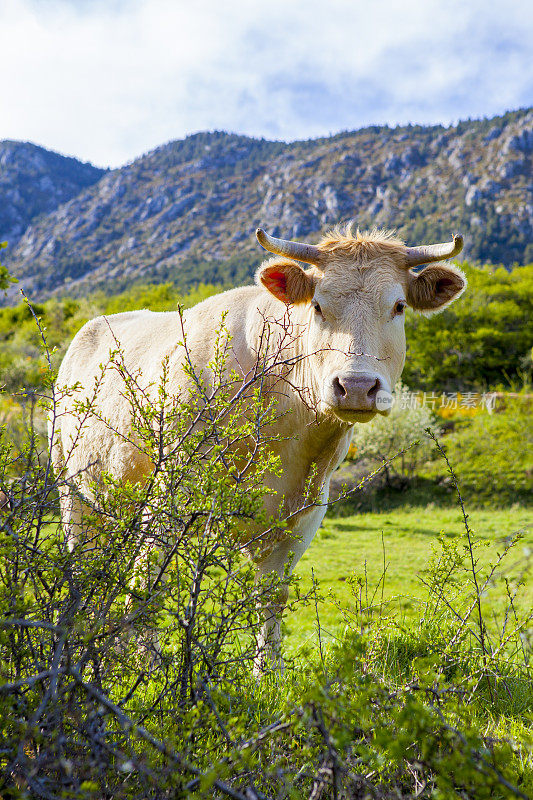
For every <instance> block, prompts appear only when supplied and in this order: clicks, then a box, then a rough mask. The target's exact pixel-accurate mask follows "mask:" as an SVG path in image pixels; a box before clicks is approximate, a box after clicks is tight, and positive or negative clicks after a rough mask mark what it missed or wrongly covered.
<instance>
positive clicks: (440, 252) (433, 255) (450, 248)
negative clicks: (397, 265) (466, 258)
mask: <svg viewBox="0 0 533 800" xmlns="http://www.w3.org/2000/svg"><path fill="white" fill-rule="evenodd" d="M462 249H463V237H462V236H461V234H460V233H455V234H454V236H453V241H452V242H446V243H445V244H428V245H425V246H422V247H406V248H405V250H406V266H408V267H417V266H419V265H420V264H429V263H431V261H444V259H446V258H453V257H454V256H456V255H457V254H458V253H460V252H461V250H462Z"/></svg>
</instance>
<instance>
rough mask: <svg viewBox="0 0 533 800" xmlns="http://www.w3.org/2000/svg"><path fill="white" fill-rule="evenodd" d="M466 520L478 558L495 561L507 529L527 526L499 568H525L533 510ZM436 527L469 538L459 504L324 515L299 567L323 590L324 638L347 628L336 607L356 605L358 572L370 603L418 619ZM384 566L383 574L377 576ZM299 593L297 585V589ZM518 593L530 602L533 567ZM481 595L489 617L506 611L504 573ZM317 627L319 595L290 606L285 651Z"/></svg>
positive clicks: (488, 512)
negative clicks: (473, 538)
mask: <svg viewBox="0 0 533 800" xmlns="http://www.w3.org/2000/svg"><path fill="white" fill-rule="evenodd" d="M469 523H470V526H471V528H472V530H473V532H474V534H475V536H476V537H477V539H478V540H479V541H480V545H479V547H478V548H477V550H476V557H477V558H478V559H479V565H480V566H486V565H488V564H489V563H491V562H493V561H494V559H495V558H496V557H497V554H498V553H501V552H502V550H503V548H504V546H505V542H506V540H508V537H510V536H512V535H513V534H515V533H516V532H518V531H520V532H521V533H522V535H523V538H522V539H521V541H520V542H519V543H518V544H517V545H516V546H515V548H513V550H512V551H511V552H510V553H509V554H508V555H507V557H506V559H505V561H504V563H503V565H502V569H501V570H499V571H498V573H499V574H500V575H502V574H505V576H506V577H507V578H509V579H512V578H513V577H515V576H516V575H517V574H518V573H519V572H520V571H521V569H523V566H524V564H525V562H526V560H527V556H528V551H530V552H533V511H532V510H531V509H527V508H523V507H519V506H513V507H510V508H507V509H504V510H501V509H497V510H496V509H483V510H478V511H475V510H474V511H472V512H471V513H470V517H469ZM439 534H442V535H443V537H445V539H446V540H448V541H450V540H452V539H455V538H457V537H459V539H458V542H459V546H462V545H465V544H466V537H465V530H464V523H463V519H462V514H461V510H460V508H458V507H452V508H449V509H442V508H429V507H427V508H411V507H405V508H402V509H395V510H393V511H386V512H382V513H366V514H356V515H353V516H351V517H344V518H335V517H331V516H327V517H326V519H325V520H324V524H323V527H322V528H321V529H320V530H319V532H318V533H317V536H316V538H315V540H314V542H313V544H312V545H311V547H310V548H309V550H308V551H307V553H306V554H305V555H304V557H303V558H302V559H301V561H300V562H299V564H298V566H297V568H296V574H297V575H298V576H299V578H300V588H301V590H302V592H305V591H308V590H309V589H311V588H312V586H313V582H312V571H313V572H314V576H315V579H316V582H317V584H318V590H317V595H318V597H319V598H323V599H321V600H320V601H319V603H318V615H319V619H320V625H321V632H322V636H323V639H325V640H327V639H328V638H330V639H331V638H332V637H336V636H338V635H339V634H340V633H341V632H342V630H343V627H344V624H345V623H344V621H343V615H342V612H341V611H340V610H339V607H343V608H350V607H354V606H355V604H356V599H355V596H354V591H353V589H352V586H353V579H354V578H355V579H357V577H360V578H362V581H363V587H362V601H363V604H364V605H370V604H372V607H373V609H374V611H373V613H374V614H378V615H379V614H380V613H381V614H384V615H387V616H391V615H394V616H395V617H396V618H397V619H398V621H400V622H405V624H406V625H407V626H413V625H416V624H417V622H418V620H419V618H420V615H421V613H422V612H423V605H422V602H423V600H424V598H425V597H426V589H425V587H424V585H423V584H422V582H421V580H420V578H421V577H423V573H424V570H425V569H426V568H427V567H428V565H429V563H430V561H431V558H432V556H433V553H434V552H435V551H438V550H439V542H438V535H439ZM384 567H385V568H386V569H385V580H384V581H383V580H380V579H381V577H382V575H383V572H384ZM365 576H366V577H365ZM465 580H466V578H465ZM355 588H356V591H358V590H357V587H355ZM294 594H295V592H294V589H293V590H292V596H294ZM382 598H383V602H382ZM518 599H519V605H520V607H521V609H523V610H527V609H528V608H531V607H533V581H532V580H531V575H530V576H529V581H527V579H526V585H524V586H523V587H521V589H520V592H519V595H518ZM484 603H485V604H486V608H487V611H488V614H487V616H488V617H489V618H490V617H492V615H493V612H494V613H498V612H502V611H503V609H504V605H505V587H504V585H503V582H502V581H501V580H499V581H496V584H495V585H494V587H493V588H491V589H490V590H488V592H487V594H486V596H485V597H484ZM316 630H317V610H316V608H315V604H314V602H312V603H309V604H307V605H299V606H297V607H296V608H295V609H294V610H293V611H292V612H289V613H288V614H287V617H286V632H287V638H286V648H287V652H288V653H291V654H296V653H297V652H298V650H299V649H300V648H301V646H302V645H304V644H306V643H308V644H312V643H313V642H314V643H316V640H317V633H316Z"/></svg>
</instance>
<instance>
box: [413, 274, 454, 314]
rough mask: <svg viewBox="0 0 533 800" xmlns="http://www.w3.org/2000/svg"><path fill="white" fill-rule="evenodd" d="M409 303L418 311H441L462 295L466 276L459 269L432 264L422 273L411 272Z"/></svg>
mask: <svg viewBox="0 0 533 800" xmlns="http://www.w3.org/2000/svg"><path fill="white" fill-rule="evenodd" d="M408 275H409V277H408V280H407V302H408V304H409V305H410V306H411V308H414V309H415V310H416V311H422V312H425V313H426V314H427V313H429V314H431V313H432V312H433V311H441V310H442V309H443V308H446V306H448V305H449V304H450V303H453V301H454V300H457V298H458V297H460V296H461V295H462V293H463V292H464V290H465V289H466V283H467V282H466V276H465V275H464V273H463V272H461V270H460V269H458V268H457V267H452V266H447V265H445V264H431V265H430V266H427V267H425V268H424V269H423V270H422V271H421V272H418V273H415V272H409V273H408Z"/></svg>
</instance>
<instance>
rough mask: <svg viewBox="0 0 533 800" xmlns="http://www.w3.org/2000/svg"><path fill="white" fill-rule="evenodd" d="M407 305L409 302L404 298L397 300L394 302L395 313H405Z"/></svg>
mask: <svg viewBox="0 0 533 800" xmlns="http://www.w3.org/2000/svg"><path fill="white" fill-rule="evenodd" d="M406 305H407V303H405V302H404V301H403V300H397V301H396V303H395V304H394V313H395V314H403V312H404V309H405V306H406Z"/></svg>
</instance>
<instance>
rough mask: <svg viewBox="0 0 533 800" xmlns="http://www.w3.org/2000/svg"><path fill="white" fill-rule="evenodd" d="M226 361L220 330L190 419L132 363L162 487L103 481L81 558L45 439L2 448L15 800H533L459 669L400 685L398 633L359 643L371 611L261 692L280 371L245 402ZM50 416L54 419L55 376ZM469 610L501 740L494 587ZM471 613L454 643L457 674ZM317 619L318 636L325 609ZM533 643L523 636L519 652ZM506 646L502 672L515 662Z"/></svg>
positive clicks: (8, 762)
mask: <svg viewBox="0 0 533 800" xmlns="http://www.w3.org/2000/svg"><path fill="white" fill-rule="evenodd" d="M227 347H228V338H227V336H226V334H225V331H224V328H223V326H222V327H221V329H220V334H219V339H218V345H217V348H216V354H215V358H214V361H213V363H212V364H211V365H210V367H211V370H212V374H213V376H214V379H213V381H212V383H211V388H210V389H208V388H207V384H206V382H205V380H204V378H203V376H202V375H201V374H196V373H195V371H194V368H193V366H192V364H190V362H188V363H187V366H186V370H188V371H189V373H188V374H189V377H190V378H192V380H193V381H194V384H195V386H196V396H195V397H194V398H192V399H191V398H183V397H170V396H169V393H168V388H167V385H168V381H167V375H166V374H165V370H163V376H162V379H161V382H160V385H159V386H158V387H157V401H156V402H154V401H153V397H152V398H151V399H150V402H144V401H143V390H142V388H141V384H140V380H139V378H140V376H138V375H135V374H130V373H128V372H127V370H126V367H125V364H124V360H123V358H122V353H121V350H120V347H119V346H117V349H116V351H115V352H114V354H113V356H112V359H111V362H110V366H109V367H107V368H113V369H116V370H118V371H119V372H120V373H121V375H122V376H123V378H124V381H125V386H126V396H127V398H128V401H129V403H130V406H131V411H132V420H133V429H132V436H134V437H135V441H136V443H137V446H138V447H140V448H142V449H143V451H144V453H145V454H146V455H147V456H148V457H149V458H150V460H151V463H152V464H153V470H152V473H151V475H150V477H149V478H148V480H147V481H146V482H145V483H143V484H138V485H135V484H125V485H124V484H119V483H118V482H116V481H115V480H113V477H112V476H111V475H103V476H102V478H101V480H100V482H99V484H98V485H97V486H95V487H94V490H95V496H96V501H95V502H94V503H93V504H92V507H88V511H87V516H86V519H85V526H84V535H83V536H82V537H81V538H80V540H79V541H78V543H77V544H76V545H75V546H74V547H73V548H72V549H69V548H68V547H67V545H66V543H65V540H64V536H63V532H62V530H61V526H60V522H59V518H58V502H57V495H58V491H59V490H60V489H61V482H62V480H64V478H63V477H62V476H61V475H59V476H54V475H53V474H52V470H51V465H50V460H49V457H48V455H47V453H46V451H43V449H42V443H41V444H40V441H41V440H39V438H38V436H37V434H36V432H35V428H34V426H32V425H31V424H30V425H29V426H28V439H27V442H26V444H25V446H24V447H19V448H17V449H15V450H14V449H13V446H12V443H10V441H9V437H8V436H7V433H6V432H4V436H3V438H2V444H1V450H0V482H1V483H2V485H3V486H4V487H9V488H8V490H7V495H8V498H7V502H6V503H5V504H4V506H3V511H2V516H1V517H0V556H1V561H0V793H1V796H2V798H30V797H31V798H34V797H35V798H53V799H54V800H55V798H85V797H86V798H100V797H110V798H111V797H113V798H165V797H169V798H175V797H189V796H190V797H198V798H207V797H232V798H237V799H238V800H253V799H254V798H300V797H308V798H310V800H311V799H312V800H318V799H319V798H326V797H328V798H329V797H331V798H341V797H343V798H408V797H409V798H411V797H424V798H429V797H435V798H448V797H450V798H452V797H462V798H489V797H490V798H504V797H522V798H527V797H528V792H529V791H530V790H531V788H532V784H531V753H530V751H528V748H527V742H522V743H517V742H514V741H512V740H511V739H497V738H495V737H491V736H490V735H489V734H487V733H483V732H482V731H481V729H480V726H479V725H477V724H475V719H474V716H475V715H474V716H473V715H472V708H471V707H469V706H468V705H466V702H465V696H466V694H465V686H463V685H456V684H454V683H453V680H451V679H450V675H447V674H446V670H443V669H441V666H442V664H446V663H448V662H449V659H448V662H446V658H444V660H443V661H442V662H441V661H439V657H440V656H446V653H445V651H444V650H442V651H441V652H440V651H439V650H438V648H437V649H432V650H431V649H429V651H428V652H429V656H427V653H426V656H427V657H426V658H418V659H414V660H413V667H412V669H410V670H409V669H408V673H409V674H404V675H402V676H400V678H398V677H396V679H395V680H392V679H391V677H390V674H387V672H386V669H384V665H385V664H386V660H387V657H386V655H384V649H383V648H384V643H385V642H387V641H389V640H390V630H388V629H387V628H386V626H385V625H384V624H383V621H381V622H379V621H378V623H377V624H375V625H369V626H365V625H363V626H361V624H360V622H361V619H360V617H361V615H363V616H364V615H365V613H366V609H364V608H363V607H362V606H361V607H360V609H359V613H358V615H357V618H356V619H355V620H354V619H350V614H349V612H348V611H347V622H348V625H347V632H346V635H345V637H344V638H343V640H341V641H340V642H338V644H337V645H335V646H334V647H330V648H329V649H326V650H325V651H324V652H323V651H322V646H321V647H320V658H316V659H311V660H310V661H309V662H308V663H304V664H296V663H295V664H293V665H291V667H290V669H289V670H288V673H287V675H286V676H285V677H284V678H281V677H279V676H277V677H276V676H272V675H265V676H264V677H263V678H262V679H261V680H259V681H258V680H257V679H255V678H253V676H252V663H253V658H254V655H255V647H256V644H255V643H256V637H257V629H258V625H259V623H260V620H259V618H258V613H257V605H258V602H259V601H260V600H261V595H262V594H263V593H265V592H272V591H275V590H276V586H273V585H266V584H265V583H262V584H255V583H254V580H253V575H252V572H253V570H252V567H251V565H250V563H249V561H248V560H247V559H246V558H245V557H243V551H244V549H245V546H246V545H248V547H249V546H250V543H249V541H248V542H247V534H246V531H247V524H248V523H249V522H252V521H253V523H254V526H257V525H258V524H259V523H261V524H262V526H263V527H268V526H269V525H271V524H273V523H274V521H272V520H267V519H263V518H262V515H263V512H262V502H261V501H262V497H263V495H264V492H265V491H266V489H265V484H264V478H265V475H266V473H267V472H269V471H272V470H277V469H279V465H278V464H277V461H276V459H275V458H274V457H273V456H272V454H271V450H270V448H269V444H270V443H271V438H272V437H275V432H274V433H273V431H275V419H276V407H275V404H273V403H272V402H270V401H269V400H268V399H266V398H265V397H264V396H263V393H262V381H263V378H264V376H265V370H268V369H269V365H265V364H263V365H262V367H261V368H260V369H258V370H257V371H256V372H255V373H254V374H253V375H252V376H249V380H248V381H247V382H246V381H245V382H243V381H242V378H241V379H240V384H239V388H238V390H237V391H236V384H237V376H235V375H229V376H228V375H227V374H226V370H225V362H226V352H227ZM59 391H60V388H59ZM144 400H147V398H144ZM46 401H47V403H48V405H49V407H50V408H51V413H52V418H53V414H54V407H55V403H56V402H57V397H55V396H54V391H53V389H52V376H50V381H49V393H48V397H47V399H46ZM29 408H30V412H31V413H30V421H31V419H33V417H34V413H37V412H36V410H35V408H33V404H32V403H30V404H29ZM244 410H245V413H243V411H244ZM78 412H79V415H80V419H82V420H83V424H90V419H91V415H93V414H98V413H99V412H98V408H97V406H96V405H95V404H93V402H92V401H87V402H86V403H84V404H81V403H80V404H78ZM80 424H81V423H80ZM239 443H241V444H243V445H246V446H245V448H244V451H245V452H246V453H247V457H246V458H245V459H244V460H243V458H242V452H243V450H242V448H241V449H240V453H241V457H239V458H238V457H237V456H236V455H235V453H236V452H238V451H239V448H238V447H236V445H237V444H239ZM73 446H75V442H73ZM263 516H264V515H263ZM275 522H276V524H277V525H282V524H283V521H281V522H280V521H275ZM465 523H466V517H465ZM467 533H468V527H467ZM469 542H470V545H471V540H470V539H469ZM469 552H471V553H473V550H472V545H471V547H470V551H469ZM446 558H447V559H448V561H446V565H445V566H443V564H442V563H441V562H439V563H438V564H436V565H435V568H434V570H433V572H432V573H431V574H432V576H433V577H431V576H429V578H428V582H429V587H430V590H429V591H430V599H431V598H433V601H435V598H437V600H438V602H437V601H435V602H436V606H435V607H438V609H439V610H441V609H442V607H443V606H445V605H446V603H448V606H450V607H451V608H452V609H456V608H457V607H458V606H457V604H456V601H455V599H450V600H448V599H447V597H446V594H445V590H446V588H447V586H448V585H449V584H450V582H451V580H452V573H453V572H454V570H455V569H456V568H457V566H458V565H457V563H455V562H453V563H452V562H450V563H449V560H450V554H449V553H448V554H447V556H446ZM472 558H473V556H472ZM452 561H453V559H452ZM472 563H473V566H472V568H473V570H474V577H476V576H477V572H476V566H475V563H474V561H473V562H472ZM448 567H449V569H448ZM443 575H444V577H443ZM473 591H474V595H473V596H474V601H473V605H472V609H473V610H474V611H475V612H479V615H478V617H477V618H476V619H477V622H476V625H477V628H476V625H475V626H474V628H473V631H474V635H475V636H476V637H477V640H478V643H479V648H478V651H477V652H478V657H477V658H476V659H473V658H472V653H470V656H471V667H472V670H471V675H470V678H468V674H467V673H468V663H467V664H466V665H463V678H464V680H463V683H464V684H465V685H466V686H467V688H468V692H469V693H468V702H470V703H472V704H474V703H475V702H476V697H478V696H479V694H480V692H482V693H483V692H484V694H482V696H483V698H485V701H486V703H487V704H488V705H487V706H486V707H485V708H484V709H482V712H483V713H482V715H481V716H482V718H483V719H484V720H485V721H486V719H487V714H485V716H483V714H484V713H485V712H486V711H487V708H488V709H489V711H488V714H489V715H490V703H491V702H492V703H494V702H495V698H494V694H495V693H496V692H497V691H499V688H500V684H498V682H497V680H496V677H497V673H498V670H499V669H500V662H501V659H500V655H501V653H500V651H498V650H497V648H496V649H493V650H491V649H490V648H491V643H490V639H489V637H488V636H487V634H486V632H485V635H484V631H485V629H484V621H483V618H482V616H481V614H482V611H481V600H480V598H481V595H482V591H483V586H482V585H479V584H478V583H477V582H476V583H475V586H474V589H473ZM303 600H304V601H305V598H304V599H303ZM428 603H429V600H428ZM472 609H470V610H469V611H468V613H467V614H466V615H465V614H464V613H462V612H461V614H459V612H456V614H457V615H459V618H460V623H459V622H457V621H456V622H457V624H456V626H455V628H454V629H453V630H452V628H450V629H449V631H448V633H449V636H450V637H453V636H455V639H454V640H453V641H452V640H451V639H450V645H451V646H452V649H453V645H455V651H454V653H455V655H457V652H459V649H460V648H461V646H462V642H463V641H464V640H465V635H466V634H465V631H466V632H469V633H471V632H472V625H471V619H472V618H473V616H474V615H473V614H472ZM467 610H468V609H467ZM451 618H452V621H453V620H454V619H455V617H454V615H453V614H451ZM432 619H433V620H435V619H436V617H435V615H433V617H432ZM317 620H318V626H319V634H320V620H319V606H318V604H317ZM424 630H426V631H427V630H429V627H428V626H426V628H425V629H424ZM524 630H525V627H524V623H523V622H519V621H518V620H516V621H515V623H514V625H513V631H514V633H515V639H516V637H517V636H519V635H520V633H523V632H524ZM505 637H506V638H505V648H501V650H502V652H503V650H505V651H506V652H508V650H509V646H510V644H509V643H510V642H511V640H512V641H515V639H513V638H512V635H511V634H510V633H509V630H507V633H506V634H505ZM520 641H522V640H520ZM522 644H524V643H523V641H522ZM418 645H420V642H418ZM387 647H388V645H387ZM380 648H381V649H380ZM426 649H427V648H426ZM523 653H524V664H525V666H528V663H527V658H528V656H527V655H526V651H525V650H523ZM419 655H420V653H419ZM474 662H475V663H474ZM465 670H466V672H465ZM523 673H524V671H523V670H522V672H521V673H520V676H519V677H520V679H521V680H525V678H524V674H525V673H524V674H523ZM454 677H455V676H454ZM514 678H515V679H516V678H517V675H514ZM528 679H530V676H529V673H528ZM476 681H477V683H476ZM529 685H530V684H529ZM487 693H488V694H487ZM484 727H486V725H484ZM528 776H529V777H528ZM528 781H529V783H528ZM519 784H521V785H519Z"/></svg>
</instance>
